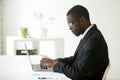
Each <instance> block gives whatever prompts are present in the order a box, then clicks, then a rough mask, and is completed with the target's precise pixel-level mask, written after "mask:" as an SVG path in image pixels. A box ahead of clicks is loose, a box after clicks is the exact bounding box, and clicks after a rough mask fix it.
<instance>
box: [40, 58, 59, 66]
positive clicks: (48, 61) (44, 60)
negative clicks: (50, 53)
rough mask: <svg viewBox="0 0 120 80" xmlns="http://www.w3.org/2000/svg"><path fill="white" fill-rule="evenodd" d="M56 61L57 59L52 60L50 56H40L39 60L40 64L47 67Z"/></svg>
mask: <svg viewBox="0 0 120 80" xmlns="http://www.w3.org/2000/svg"><path fill="white" fill-rule="evenodd" d="M57 63H58V61H57V60H53V59H50V58H42V60H41V61H40V65H41V66H48V67H53V66H54V65H55V64H57Z"/></svg>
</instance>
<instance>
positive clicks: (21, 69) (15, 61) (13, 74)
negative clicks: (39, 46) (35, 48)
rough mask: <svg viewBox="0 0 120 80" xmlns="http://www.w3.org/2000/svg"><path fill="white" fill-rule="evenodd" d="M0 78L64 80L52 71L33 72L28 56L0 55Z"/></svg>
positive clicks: (7, 79) (5, 79)
mask: <svg viewBox="0 0 120 80" xmlns="http://www.w3.org/2000/svg"><path fill="white" fill-rule="evenodd" d="M34 58H35V56H34ZM37 58H38V56H37ZM38 77H40V78H41V77H49V78H50V79H38ZM51 78H52V79H51ZM0 80H66V77H65V76H64V75H63V74H60V73H54V72H33V71H32V69H31V66H30V63H29V60H28V56H0Z"/></svg>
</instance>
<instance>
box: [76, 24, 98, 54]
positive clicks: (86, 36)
mask: <svg viewBox="0 0 120 80" xmlns="http://www.w3.org/2000/svg"><path fill="white" fill-rule="evenodd" d="M96 29H97V27H96V25H94V26H93V27H92V28H91V29H90V30H89V31H88V32H87V34H86V35H85V36H84V38H83V39H82V40H81V41H80V42H79V45H78V47H77V49H76V51H75V55H76V54H77V52H78V50H79V49H81V48H82V46H83V45H84V44H85V43H86V41H87V40H88V38H89V36H90V35H91V33H92V32H93V31H94V30H96Z"/></svg>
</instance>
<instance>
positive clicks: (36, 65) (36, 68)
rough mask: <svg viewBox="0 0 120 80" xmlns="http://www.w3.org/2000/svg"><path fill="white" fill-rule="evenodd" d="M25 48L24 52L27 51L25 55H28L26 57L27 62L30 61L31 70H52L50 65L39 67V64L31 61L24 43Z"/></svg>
mask: <svg viewBox="0 0 120 80" xmlns="http://www.w3.org/2000/svg"><path fill="white" fill-rule="evenodd" d="M25 50H26V53H27V56H28V59H29V62H30V65H31V68H32V70H33V71H47V72H50V71H53V68H52V67H48V66H44V67H41V66H40V64H33V63H32V60H31V58H30V55H29V52H28V49H27V45H26V43H25Z"/></svg>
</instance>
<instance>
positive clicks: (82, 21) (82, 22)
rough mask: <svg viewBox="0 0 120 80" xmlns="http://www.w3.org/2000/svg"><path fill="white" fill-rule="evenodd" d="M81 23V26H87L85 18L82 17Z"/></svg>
mask: <svg viewBox="0 0 120 80" xmlns="http://www.w3.org/2000/svg"><path fill="white" fill-rule="evenodd" d="M79 21H80V23H81V25H84V24H85V18H84V17H83V16H82V17H80V19H79Z"/></svg>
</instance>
